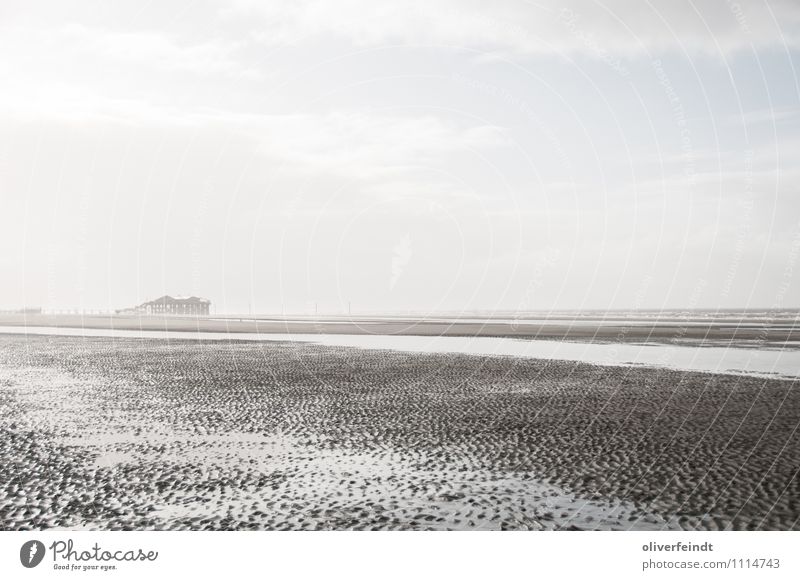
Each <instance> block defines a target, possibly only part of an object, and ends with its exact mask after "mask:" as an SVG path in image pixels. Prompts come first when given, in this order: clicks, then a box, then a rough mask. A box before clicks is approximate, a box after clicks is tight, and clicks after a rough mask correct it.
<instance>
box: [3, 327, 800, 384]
mask: <svg viewBox="0 0 800 580" xmlns="http://www.w3.org/2000/svg"><path fill="white" fill-rule="evenodd" d="M0 333H4V334H26V333H27V334H30V335H54V336H79V337H109V338H149V339H154V338H155V339H164V340H170V339H172V340H179V339H180V340H183V339H190V340H226V341H234V340H247V341H254V340H255V341H272V342H286V341H294V342H308V343H315V344H321V345H326V346H345V347H355V348H362V349H379V350H396V351H403V352H421V353H457V354H468V355H477V356H498V355H499V356H512V357H522V358H535V359H552V360H565V361H577V362H586V363H592V364H598V365H604V366H647V367H662V368H669V369H676V370H685V371H699V372H706V373H721V374H731V375H748V376H759V377H774V378H800V349H784V350H780V349H774V348H773V349H759V348H752V347H750V348H740V347H727V346H688V345H687V346H683V345H681V346H678V345H672V344H657V343H651V344H630V343H627V344H617V343H611V344H601V343H585V342H562V341H557V340H520V339H514V338H494V337H459V336H383V335H350V334H257V333H225V332H177V331H138V330H108V329H88V328H87V329H82V328H52V327H30V326H29V327H27V328H25V327H17V326H0Z"/></svg>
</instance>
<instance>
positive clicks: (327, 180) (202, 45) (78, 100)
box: [0, 0, 800, 314]
mask: <svg viewBox="0 0 800 580" xmlns="http://www.w3.org/2000/svg"><path fill="white" fill-rule="evenodd" d="M0 48H2V52H3V55H4V56H3V57H2V59H0V74H2V75H3V78H5V79H6V82H5V83H4V85H5V86H4V89H3V91H2V92H1V93H0V248H2V251H0V272H1V273H2V279H3V282H4V283H3V284H0V310H2V309H14V308H22V307H42V308H45V309H48V310H54V309H79V310H80V309H83V310H98V309H101V310H115V309H119V308H124V307H129V306H135V305H137V304H139V303H141V302H143V301H145V300H146V299H148V298H149V299H152V298H156V297H158V296H161V295H164V294H171V295H176V294H182V295H190V294H194V295H198V296H202V297H205V298H208V299H210V300H211V301H212V303H213V305H214V308H215V309H216V311H217V312H219V313H248V312H250V311H252V312H253V313H261V314H268V313H273V314H275V313H280V312H281V311H284V312H286V313H298V314H302V313H313V311H314V310H315V309H317V310H318V311H319V313H320V314H331V313H346V312H347V311H348V308H351V309H352V312H353V313H358V312H403V311H412V312H428V313H436V312H475V311H497V312H501V311H504V312H526V311H530V312H534V311H538V312H546V311H565V310H573V311H574V310H660V309H665V310H682V309H711V310H714V309H739V308H755V309H775V310H787V309H793V308H797V307H800V302H798V298H797V297H798V296H800V283H798V279H797V278H798V276H797V274H796V272H798V271H800V266H799V265H798V263H797V262H798V258H799V257H800V191H799V189H800V146H799V145H800V83H799V82H798V79H797V74H796V66H795V63H796V60H797V56H798V51H799V50H800V10H798V8H797V5H796V3H793V2H792V1H790V0H781V1H775V0H770V1H766V0H764V1H753V2H736V3H731V2H710V1H695V2H688V1H687V2H683V1H679V2H670V3H665V5H663V6H653V5H651V4H650V3H640V2H635V1H633V0H617V1H610V2H605V3H602V4H601V3H596V2H590V1H588V0H586V1H583V0H573V1H568V2H555V1H552V2H551V1H544V2H539V3H535V4H532V3H528V2H523V1H514V0H502V1H499V2H493V3H480V2H456V1H455V0H437V1H428V2H424V1H419V2H417V1H413V2H409V3H391V2H386V1H383V0H378V1H371V2H367V1H366V0H347V1H342V2H332V3H326V2H321V1H316V0H304V1H298V2H288V1H287V2H283V1H277V2H269V3H259V2H252V1H250V0H236V1H232V2H222V1H216V0H206V1H203V2H197V3H187V2H183V1H179V0H168V1H165V2H159V3H156V4H144V5H143V4H142V3H139V2H127V1H123V2H115V3H113V4H112V3H103V2H89V1H87V2H78V3H70V4H69V5H66V4H64V3H61V2H55V1H33V2H19V1H11V2H4V3H3V4H2V5H0ZM315 304H316V306H315ZM349 304H350V306H348V305H349Z"/></svg>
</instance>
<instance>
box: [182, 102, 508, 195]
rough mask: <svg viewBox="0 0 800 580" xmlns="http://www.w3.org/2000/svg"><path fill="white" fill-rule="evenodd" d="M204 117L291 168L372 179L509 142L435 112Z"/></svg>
mask: <svg viewBox="0 0 800 580" xmlns="http://www.w3.org/2000/svg"><path fill="white" fill-rule="evenodd" d="M196 119H197V120H198V122H201V123H203V124H211V125H215V124H216V125H220V126H222V127H226V128H228V129H233V130H236V131H239V132H241V133H242V134H243V135H246V136H248V137H250V138H252V139H255V140H256V141H257V143H258V150H259V151H260V152H261V153H262V154H263V155H266V156H268V157H270V158H272V159H276V160H280V161H282V162H283V163H285V164H286V165H285V167H287V168H289V169H291V168H296V169H298V170H300V171H302V172H308V171H321V172H326V173H331V174H335V175H339V176H342V177H347V178H354V179H361V180H370V179H375V178H379V177H383V176H387V175H398V174H401V173H408V172H412V171H415V170H419V169H421V168H424V167H429V166H430V165H432V164H435V163H436V162H437V161H438V160H441V159H444V158H445V157H447V156H448V155H453V154H463V153H465V152H470V151H473V150H478V149H485V148H495V147H502V146H505V145H507V144H508V143H509V140H508V139H507V137H506V134H505V131H504V130H503V129H502V128H501V127H496V126H490V125H470V126H463V125H460V124H457V123H455V122H448V121H447V120H445V119H442V118H439V117H434V116H403V115H385V114H375V113H365V112H358V111H335V112H331V113H320V114H286V115H267V114H264V115H255V114H253V115H240V114H235V113H228V112H222V111H220V112H216V113H215V112H205V113H201V114H198V115H196Z"/></svg>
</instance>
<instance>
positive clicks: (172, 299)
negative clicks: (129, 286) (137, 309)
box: [142, 294, 211, 306]
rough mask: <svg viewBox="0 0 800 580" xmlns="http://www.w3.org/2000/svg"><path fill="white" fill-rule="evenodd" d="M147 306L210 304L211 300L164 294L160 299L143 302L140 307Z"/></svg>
mask: <svg viewBox="0 0 800 580" xmlns="http://www.w3.org/2000/svg"><path fill="white" fill-rule="evenodd" d="M148 304H211V300H208V299H206V298H199V297H198V296H169V295H168V294H165V295H164V296H162V297H161V298H156V299H155V300H150V301H149V302H145V303H144V304H142V306H147V305H148Z"/></svg>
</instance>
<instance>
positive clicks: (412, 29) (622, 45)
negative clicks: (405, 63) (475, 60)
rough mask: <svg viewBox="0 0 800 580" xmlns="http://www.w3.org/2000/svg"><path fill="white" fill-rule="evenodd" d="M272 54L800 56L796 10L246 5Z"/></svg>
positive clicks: (362, 2)
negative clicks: (323, 48)
mask: <svg viewBox="0 0 800 580" xmlns="http://www.w3.org/2000/svg"><path fill="white" fill-rule="evenodd" d="M235 5H236V6H237V8H238V10H239V11H242V12H244V13H246V14H248V15H253V16H257V17H259V18H260V20H257V21H256V22H257V24H256V28H257V31H256V32H255V33H254V36H255V37H256V38H258V39H259V40H260V41H261V42H263V43H266V44H269V45H283V44H295V43H298V42H300V41H304V40H308V39H309V38H318V37H322V38H324V37H338V38H342V39H345V40H346V41H348V42H351V43H353V44H355V45H357V46H374V45H383V44H393V43H401V44H434V45H450V46H458V47H467V48H473V49H478V50H498V51H507V52H513V53H522V54H536V53H554V52H557V53H573V52H577V53H584V54H589V55H590V56H600V55H601V54H622V55H634V54H641V53H643V52H644V51H655V52H657V51H663V50H683V49H686V50H688V51H696V50H700V51H705V52H710V53H716V52H719V51H720V50H721V51H723V52H729V51H735V50H739V49H748V48H749V47H751V46H753V47H756V48H758V47H762V46H766V45H769V46H774V45H782V44H786V45H788V46H792V47H797V46H799V45H800V37H799V36H798V34H797V24H798V23H800V11H798V10H797V6H796V3H795V2H794V1H793V0H772V1H770V2H768V3H764V2H756V1H752V2H748V1H745V0H742V1H739V2H723V1H720V0H694V1H692V0H675V1H671V2H660V3H652V2H643V1H642V0H610V1H605V2H597V1H594V0H567V1H564V0H541V1H539V2H535V3H534V2H525V1H522V0H497V1H493V2H480V1H477V0H473V1H464V0H411V1H408V2H391V1H390V0H343V1H338V2H326V1H325V0H284V1H271V2H260V1H258V0H237V2H236V3H235Z"/></svg>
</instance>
